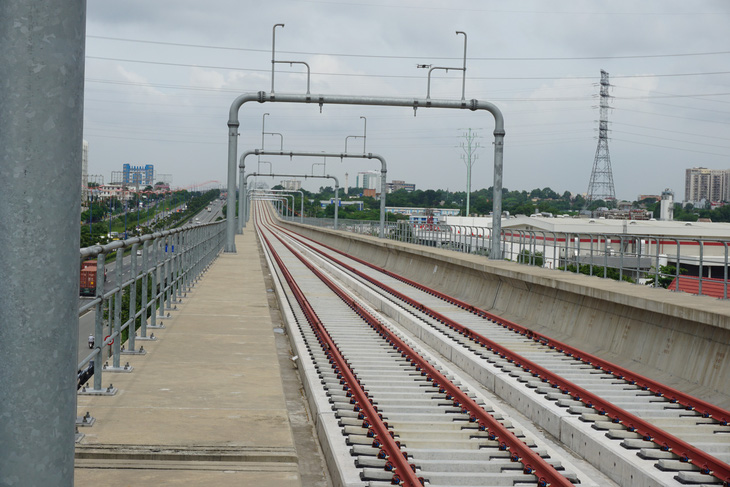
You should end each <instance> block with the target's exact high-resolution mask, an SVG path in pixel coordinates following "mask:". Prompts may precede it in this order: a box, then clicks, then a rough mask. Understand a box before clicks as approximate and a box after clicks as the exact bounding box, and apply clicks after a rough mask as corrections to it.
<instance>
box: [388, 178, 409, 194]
mask: <svg viewBox="0 0 730 487" xmlns="http://www.w3.org/2000/svg"><path fill="white" fill-rule="evenodd" d="M399 189H405V190H406V191H408V192H412V191H415V190H416V185H415V184H413V183H406V182H405V181H402V180H400V179H394V180H393V181H392V182H390V183H386V190H387V191H386V192H387V193H392V192H393V191H398V190H399Z"/></svg>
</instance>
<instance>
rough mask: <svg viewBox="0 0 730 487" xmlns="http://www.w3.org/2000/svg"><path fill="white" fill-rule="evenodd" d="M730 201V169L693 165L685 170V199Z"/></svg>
mask: <svg viewBox="0 0 730 487" xmlns="http://www.w3.org/2000/svg"><path fill="white" fill-rule="evenodd" d="M702 200H705V201H730V169H707V168H705V167H693V168H691V169H687V170H686V171H685V177H684V201H685V202H688V203H693V204H694V203H697V202H699V201H702Z"/></svg>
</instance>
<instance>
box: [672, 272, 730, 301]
mask: <svg viewBox="0 0 730 487" xmlns="http://www.w3.org/2000/svg"><path fill="white" fill-rule="evenodd" d="M667 289H671V290H673V291H682V292H685V293H690V294H700V279H699V278H698V277H696V276H679V288H677V279H676V278H675V279H674V280H673V281H672V283H671V284H670V285H669V287H668V288H667ZM727 293H728V295H727V296H725V281H724V280H723V279H710V278H708V277H703V278H702V295H703V296H710V297H713V298H722V297H729V298H730V282H728V285H727Z"/></svg>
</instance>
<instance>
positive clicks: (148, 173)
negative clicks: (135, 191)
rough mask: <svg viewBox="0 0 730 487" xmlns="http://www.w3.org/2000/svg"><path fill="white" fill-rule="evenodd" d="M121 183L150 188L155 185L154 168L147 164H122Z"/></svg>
mask: <svg viewBox="0 0 730 487" xmlns="http://www.w3.org/2000/svg"><path fill="white" fill-rule="evenodd" d="M121 182H122V183H124V184H139V185H141V186H152V185H153V184H155V166H154V165H152V164H147V165H145V166H130V165H129V164H124V165H123V166H122V181H121Z"/></svg>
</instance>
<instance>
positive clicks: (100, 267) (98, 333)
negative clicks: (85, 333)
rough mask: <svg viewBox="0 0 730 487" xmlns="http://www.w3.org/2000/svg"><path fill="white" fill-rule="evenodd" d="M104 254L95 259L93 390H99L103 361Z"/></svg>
mask: <svg viewBox="0 0 730 487" xmlns="http://www.w3.org/2000/svg"><path fill="white" fill-rule="evenodd" d="M105 260H106V255H105V254H103V253H102V254H99V255H98V256H97V257H96V299H98V300H99V302H98V303H96V309H95V315H96V316H95V317H94V343H95V347H96V348H98V349H99V353H98V354H97V355H96V359H95V360H94V390H95V391H100V390H101V377H102V372H101V369H102V368H103V367H102V362H103V361H104V345H103V343H104V284H105V281H106V277H105V275H106V272H104V269H105Z"/></svg>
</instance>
